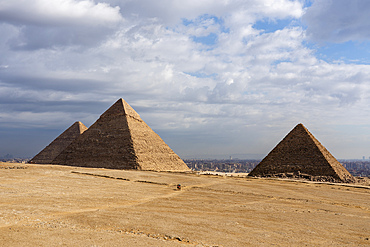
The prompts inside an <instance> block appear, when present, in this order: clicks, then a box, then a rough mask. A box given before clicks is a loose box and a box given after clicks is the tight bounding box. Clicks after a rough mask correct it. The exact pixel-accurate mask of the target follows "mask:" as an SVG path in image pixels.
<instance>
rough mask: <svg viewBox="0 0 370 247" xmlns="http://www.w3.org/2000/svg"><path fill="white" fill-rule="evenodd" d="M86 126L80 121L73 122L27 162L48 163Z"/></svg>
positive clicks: (85, 128)
mask: <svg viewBox="0 0 370 247" xmlns="http://www.w3.org/2000/svg"><path fill="white" fill-rule="evenodd" d="M85 130H87V127H86V126H85V125H84V124H83V123H81V122H75V123H74V124H72V125H71V126H70V127H69V128H68V129H66V130H65V131H64V132H63V133H62V134H60V135H59V136H58V137H57V138H55V140H54V141H52V142H51V143H50V144H49V145H48V146H46V147H45V148H44V149H43V150H42V151H41V152H39V153H38V154H37V155H36V156H35V157H33V158H32V159H31V160H30V161H29V163H37V164H50V163H51V162H52V161H53V160H54V159H55V158H56V157H57V156H58V155H59V154H60V153H61V152H62V151H63V150H64V149H65V148H66V147H68V145H69V144H71V143H72V141H74V140H75V139H76V138H77V137H79V136H80V135H81V134H82V133H83V132H84V131H85Z"/></svg>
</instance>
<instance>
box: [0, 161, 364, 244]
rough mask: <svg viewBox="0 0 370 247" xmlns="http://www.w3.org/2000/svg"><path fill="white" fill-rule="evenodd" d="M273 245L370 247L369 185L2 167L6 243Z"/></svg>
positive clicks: (1, 234)
mask: <svg viewBox="0 0 370 247" xmlns="http://www.w3.org/2000/svg"><path fill="white" fill-rule="evenodd" d="M178 183H180V184H181V185H182V190H181V191H178V190H176V185H177V184H178ZM271 245H275V246H369V245H370V187H368V186H348V185H340V184H337V185H333V184H326V183H312V182H311V183H307V182H299V181H284V180H278V179H255V178H245V177H230V176H214V175H200V174H191V173H187V174H185V173H166V172H148V171H145V172H144V171H121V170H108V169H99V168H79V167H67V166H56V165H55V166H52V165H34V164H32V165H31V164H27V165H25V164H11V163H0V246H271Z"/></svg>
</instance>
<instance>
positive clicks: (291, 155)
mask: <svg viewBox="0 0 370 247" xmlns="http://www.w3.org/2000/svg"><path fill="white" fill-rule="evenodd" d="M291 173H293V174H304V175H308V176H309V177H310V178H311V179H313V180H322V179H324V180H326V181H336V182H353V181H354V178H353V177H352V175H351V174H350V173H349V172H348V171H347V170H346V169H345V168H344V167H343V166H342V165H341V164H340V163H339V162H338V161H337V160H336V159H335V158H334V156H333V155H331V154H330V152H329V151H328V150H327V149H326V148H325V147H324V146H323V145H322V144H321V143H320V142H319V141H318V140H317V139H316V138H315V137H314V136H313V135H312V134H311V133H310V132H309V131H308V130H307V129H306V128H305V127H304V126H303V124H298V125H297V126H296V127H295V128H294V129H293V130H292V131H290V132H289V134H288V135H287V136H285V138H284V139H283V140H282V141H281V142H280V143H279V144H278V145H277V146H276V147H275V148H274V149H273V150H272V151H271V152H270V153H269V154H268V155H267V156H266V157H265V158H264V159H263V160H262V161H261V162H260V163H259V164H258V165H257V166H256V167H255V168H254V169H253V170H252V172H251V173H250V174H249V176H261V177H264V176H274V175H277V174H291Z"/></svg>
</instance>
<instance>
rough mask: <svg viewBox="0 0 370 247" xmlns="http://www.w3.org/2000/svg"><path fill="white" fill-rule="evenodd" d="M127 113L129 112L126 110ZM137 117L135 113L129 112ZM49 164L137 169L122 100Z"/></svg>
mask: <svg viewBox="0 0 370 247" xmlns="http://www.w3.org/2000/svg"><path fill="white" fill-rule="evenodd" d="M129 114H133V113H132V112H130V113H129ZM133 115H134V116H135V117H139V115H138V114H133ZM52 163H53V164H59V165H69V166H79V167H95V168H110V169H137V167H138V165H137V158H136V156H135V152H134V150H133V144H132V141H131V136H130V131H129V129H128V124H127V120H126V112H125V108H124V102H123V100H122V99H120V100H118V101H117V102H116V103H115V104H113V105H112V106H111V107H110V108H109V109H108V110H106V111H105V112H104V113H103V114H102V115H101V116H100V118H99V119H98V120H97V121H96V122H95V123H94V124H93V125H92V126H91V127H90V128H89V129H88V130H86V131H85V132H84V134H82V135H81V136H80V137H79V138H77V139H76V140H75V141H74V142H72V143H71V144H70V145H69V146H68V147H67V148H66V149H65V150H64V151H63V152H62V153H61V154H60V155H58V157H56V158H55V159H54V160H53V162H52Z"/></svg>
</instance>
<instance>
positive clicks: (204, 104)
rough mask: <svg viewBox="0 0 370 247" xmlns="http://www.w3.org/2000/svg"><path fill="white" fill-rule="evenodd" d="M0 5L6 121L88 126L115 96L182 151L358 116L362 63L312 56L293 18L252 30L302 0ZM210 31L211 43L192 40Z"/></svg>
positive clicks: (364, 91) (365, 89) (363, 117)
mask: <svg viewBox="0 0 370 247" xmlns="http://www.w3.org/2000/svg"><path fill="white" fill-rule="evenodd" d="M26 2H27V1H25V2H24V5H27V3H28V2H27V3H26ZM49 2H50V1H49ZM0 3H1V4H0V11H3V12H2V13H5V12H4V11H5V10H4V9H7V11H6V13H14V17H13V19H10V18H9V19H8V18H5V17H4V18H3V19H2V22H3V23H2V24H1V25H0V32H1V33H5V35H4V36H1V37H0V49H1V51H0V52H1V54H4V56H1V57H0V102H1V103H2V106H0V113H1V115H2V116H3V118H8V120H9V121H10V122H12V123H14V125H16V124H17V123H22V126H23V124H24V122H27V121H25V119H27V118H30V119H31V118H32V121H30V124H31V125H32V126H36V125H37V124H38V122H40V124H41V122H42V123H43V124H45V122H48V123H49V124H50V125H53V126H55V125H57V126H58V127H60V128H62V127H65V126H69V125H70V124H71V122H72V121H71V120H73V119H74V118H76V120H77V119H78V120H81V121H83V122H84V123H85V124H86V125H89V124H91V123H92V122H93V121H94V120H95V119H96V118H97V117H98V116H99V115H100V114H101V113H102V112H103V111H104V110H105V109H106V108H107V107H109V106H110V105H111V104H113V103H114V102H115V101H116V100H117V98H119V97H123V98H125V100H127V101H128V102H129V103H130V104H131V105H132V106H133V107H134V108H135V109H136V110H137V111H138V112H139V114H140V115H141V116H142V117H143V119H144V120H145V121H146V122H147V123H148V124H149V125H150V126H151V127H152V128H154V129H156V130H159V131H160V132H161V133H164V134H166V133H168V132H166V131H171V134H168V136H167V138H168V139H167V141H169V143H170V144H171V146H173V147H174V148H175V149H176V147H178V148H180V149H181V150H186V151H183V153H181V150H177V151H178V152H179V153H180V154H185V153H186V152H191V151H194V149H192V148H189V146H190V147H193V144H191V141H197V142H199V143H201V144H202V145H203V144H204V145H208V146H209V148H208V149H209V150H212V147H215V150H216V151H215V152H216V153H217V152H219V151H221V150H222V148H221V147H220V146H221V144H217V142H219V143H225V145H226V144H227V145H230V146H229V147H228V148H227V150H233V149H235V152H238V153H243V152H248V150H253V152H258V153H266V152H268V151H269V148H272V146H273V144H271V146H266V143H268V142H269V141H268V140H270V139H271V138H275V139H276V140H279V138H282V136H283V135H284V134H286V133H282V132H281V130H286V129H288V130H289V129H290V128H292V127H293V126H294V125H295V124H297V123H298V122H303V123H309V124H308V127H310V126H314V127H315V128H316V129H319V126H322V128H324V129H325V128H326V129H328V128H329V129H330V128H331V127H330V125H331V124H338V122H340V123H346V124H349V125H356V124H357V123H359V122H364V121H365V122H366V121H368V117H367V116H369V114H362V111H363V109H364V108H366V107H367V105H368V104H369V103H370V99H369V97H368V96H367V95H369V93H370V88H369V86H368V81H370V73H369V71H370V69H369V66H368V65H355V64H344V63H338V64H330V63H326V62H324V61H321V60H320V59H318V58H316V57H315V53H314V51H313V50H311V49H309V48H307V47H306V46H305V41H306V32H305V30H304V29H303V28H302V27H299V26H296V24H294V25H293V24H292V25H288V26H286V27H285V28H281V29H278V30H276V31H272V32H262V31H261V30H258V29H256V28H255V27H254V24H255V23H256V22H257V21H259V20H265V19H271V20H280V19H288V20H290V19H298V18H300V17H301V15H302V13H303V7H302V4H301V2H300V1H287V0H281V1H272V0H264V1H261V0H258V1H257V0H249V1H217V2H214V1H185V2H184V1H169V0H168V1H162V2H161V4H158V2H157V1H139V0H137V1H105V3H104V2H103V1H95V2H92V1H71V0H70V1H56V3H57V4H59V7H58V9H57V10H50V11H54V12H53V13H54V16H52V15H47V14H42V11H41V10H40V9H41V7H39V6H38V7H37V6H36V5H35V6H36V7H35V6H33V8H34V13H33V14H29V16H23V17H22V14H24V10H23V9H22V8H23V7H21V6H18V7H17V8H18V9H16V8H13V9H12V8H10V7H9V6H8V7H6V8H5V7H4V6H5V5H4V4H5V3H6V2H0ZM17 3H18V4H20V2H19V1H17ZM34 3H39V4H41V3H46V2H41V1H34ZM107 3H109V5H108V4H107ZM63 4H64V5H63ZM62 5H63V6H65V7H63V6H62ZM40 6H41V5H40ZM115 6H119V7H120V8H119V9H118V8H117V7H115ZM169 6H170V7H169ZM72 7H75V8H76V9H75V10H73V11H74V12H73V11H72V13H71V15H68V14H66V13H67V12H66V11H67V9H71V8H72ZM22 11H23V12H22ZM37 13H38V14H37ZM109 15H111V16H109ZM22 18H23V19H22ZM184 19H186V21H183V20H184ZM76 20H78V21H76ZM80 21H81V22H80ZM84 21H85V22H84ZM90 21H91V22H90ZM15 23H18V24H20V23H21V24H22V25H21V26H19V25H15ZM57 23H59V24H58V25H59V26H58V25H57ZM71 23H73V24H71ZM297 23H299V21H298V22H297ZM100 24H104V25H102V27H100V26H99V25H100ZM210 33H213V34H215V35H216V39H215V40H213V42H214V44H212V45H209V44H207V42H203V43H202V42H199V41H197V40H194V36H196V37H206V36H207V35H209V34H210ZM15 48H18V49H15ZM20 48H23V50H22V49H20ZM19 102H22V104H20V103H19ZM344 115H345V116H346V117H345V119H343V116H344ZM55 116H58V117H56V118H55V119H56V120H55V121H54V120H52V119H53V118H54V117H55ZM63 116H64V117H65V118H63ZM63 119H65V120H63ZM352 119H355V121H352ZM9 121H8V122H9ZM0 126H1V124H0ZM2 127H4V126H2ZM7 127H9V126H8V125H7ZM180 139H181V141H180V142H179V140H180ZM275 139H274V140H275ZM199 143H198V144H197V145H194V147H196V148H200V144H199ZM216 146H217V148H216ZM187 154H188V153H187Z"/></svg>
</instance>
